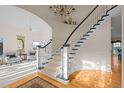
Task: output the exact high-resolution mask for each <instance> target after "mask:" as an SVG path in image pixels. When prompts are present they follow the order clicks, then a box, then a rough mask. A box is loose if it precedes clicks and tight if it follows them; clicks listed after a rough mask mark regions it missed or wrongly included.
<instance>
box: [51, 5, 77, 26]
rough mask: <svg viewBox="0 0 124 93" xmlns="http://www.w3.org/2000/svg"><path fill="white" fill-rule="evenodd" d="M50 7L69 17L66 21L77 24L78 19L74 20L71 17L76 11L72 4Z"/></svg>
mask: <svg viewBox="0 0 124 93" xmlns="http://www.w3.org/2000/svg"><path fill="white" fill-rule="evenodd" d="M49 8H50V10H52V11H53V12H54V14H56V15H59V16H61V17H66V18H68V19H66V20H65V21H64V23H66V24H73V25H76V21H73V20H72V18H71V17H69V16H70V14H71V13H72V12H75V8H74V7H73V6H72V5H53V6H50V7H49ZM70 19H71V20H70Z"/></svg>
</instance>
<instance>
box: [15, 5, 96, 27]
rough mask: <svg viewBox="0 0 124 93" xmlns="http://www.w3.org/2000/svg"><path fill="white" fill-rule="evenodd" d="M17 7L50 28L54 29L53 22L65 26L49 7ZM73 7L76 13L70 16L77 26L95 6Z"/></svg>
mask: <svg viewBox="0 0 124 93" xmlns="http://www.w3.org/2000/svg"><path fill="white" fill-rule="evenodd" d="M17 7H20V8H23V9H25V10H27V11H29V12H32V13H33V14H35V15H37V16H39V17H40V18H42V19H43V20H44V21H46V22H47V23H48V24H49V25H50V26H51V27H52V28H54V27H55V24H54V23H55V22H57V23H58V22H59V23H62V24H65V23H64V22H62V18H61V17H60V16H57V15H55V14H54V13H53V11H51V10H50V9H49V5H18V6H17ZM74 7H75V8H76V11H75V12H73V13H72V14H71V17H72V18H73V20H75V21H76V22H77V24H79V23H80V22H81V21H82V20H83V19H84V18H85V17H86V16H87V15H88V14H89V13H90V11H91V10H92V9H93V8H94V7H95V6H94V5H74ZM62 24H61V25H62Z"/></svg>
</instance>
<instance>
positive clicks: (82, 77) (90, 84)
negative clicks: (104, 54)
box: [70, 55, 121, 88]
mask: <svg viewBox="0 0 124 93" xmlns="http://www.w3.org/2000/svg"><path fill="white" fill-rule="evenodd" d="M70 84H71V85H73V86H76V87H80V88H113V87H115V88H119V87H121V62H120V61H119V60H118V58H117V57H116V56H115V55H112V72H104V71H95V70H82V71H77V72H75V73H73V74H72V75H71V76H70Z"/></svg>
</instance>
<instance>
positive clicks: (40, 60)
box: [36, 46, 44, 69]
mask: <svg viewBox="0 0 124 93" xmlns="http://www.w3.org/2000/svg"><path fill="white" fill-rule="evenodd" d="M36 59H37V69H43V61H44V60H43V48H41V46H37V49H36Z"/></svg>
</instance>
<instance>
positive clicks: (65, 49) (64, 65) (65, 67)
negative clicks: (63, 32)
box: [62, 45, 69, 80]
mask: <svg viewBox="0 0 124 93" xmlns="http://www.w3.org/2000/svg"><path fill="white" fill-rule="evenodd" d="M68 48H69V45H65V46H64V47H63V55H62V76H63V79H64V80H68Z"/></svg>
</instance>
